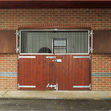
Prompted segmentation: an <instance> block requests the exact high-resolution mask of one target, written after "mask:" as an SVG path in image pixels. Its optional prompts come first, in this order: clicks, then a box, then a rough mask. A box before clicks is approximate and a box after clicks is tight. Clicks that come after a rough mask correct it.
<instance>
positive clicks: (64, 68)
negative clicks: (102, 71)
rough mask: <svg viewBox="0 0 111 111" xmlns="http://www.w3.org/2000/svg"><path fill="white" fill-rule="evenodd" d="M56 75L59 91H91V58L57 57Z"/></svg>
mask: <svg viewBox="0 0 111 111" xmlns="http://www.w3.org/2000/svg"><path fill="white" fill-rule="evenodd" d="M57 59H61V60H62V62H56V63H55V64H56V74H57V81H58V89H59V90H89V89H90V83H91V81H90V59H89V56H80V55H79V56H74V55H57Z"/></svg>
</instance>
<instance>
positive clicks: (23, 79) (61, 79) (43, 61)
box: [18, 55, 91, 90]
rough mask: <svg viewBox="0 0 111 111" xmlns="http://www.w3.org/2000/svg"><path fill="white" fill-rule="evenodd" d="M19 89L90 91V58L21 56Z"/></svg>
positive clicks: (74, 56)
mask: <svg viewBox="0 0 111 111" xmlns="http://www.w3.org/2000/svg"><path fill="white" fill-rule="evenodd" d="M20 57H21V58H20V59H19V81H18V82H19V88H20V89H36V90H89V89H90V82H91V81H90V59H89V56H83V55H82V56H80V55H79V56H77V55H36V56H20Z"/></svg>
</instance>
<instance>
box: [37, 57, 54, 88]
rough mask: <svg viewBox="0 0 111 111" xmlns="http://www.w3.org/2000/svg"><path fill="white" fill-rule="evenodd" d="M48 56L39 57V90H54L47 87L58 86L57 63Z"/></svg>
mask: <svg viewBox="0 0 111 111" xmlns="http://www.w3.org/2000/svg"><path fill="white" fill-rule="evenodd" d="M47 56H48V55H47ZM47 56H46V55H38V56H37V66H36V67H37V85H38V87H37V89H38V90H53V89H54V88H50V87H47V85H48V84H52V85H54V84H56V73H55V63H54V61H53V60H54V59H53V58H46V57H47Z"/></svg>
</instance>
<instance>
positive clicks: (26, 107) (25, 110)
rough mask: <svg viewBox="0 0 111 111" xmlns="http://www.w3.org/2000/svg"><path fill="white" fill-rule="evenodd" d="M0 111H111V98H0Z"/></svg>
mask: <svg viewBox="0 0 111 111" xmlns="http://www.w3.org/2000/svg"><path fill="white" fill-rule="evenodd" d="M0 111H111V100H62V99H59V100H58V99H52V100H51V99H49V100H48V99H28V100H27V99H24V100H23V99H0Z"/></svg>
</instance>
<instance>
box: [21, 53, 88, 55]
mask: <svg viewBox="0 0 111 111" xmlns="http://www.w3.org/2000/svg"><path fill="white" fill-rule="evenodd" d="M20 55H89V53H55V54H53V53H20Z"/></svg>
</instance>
